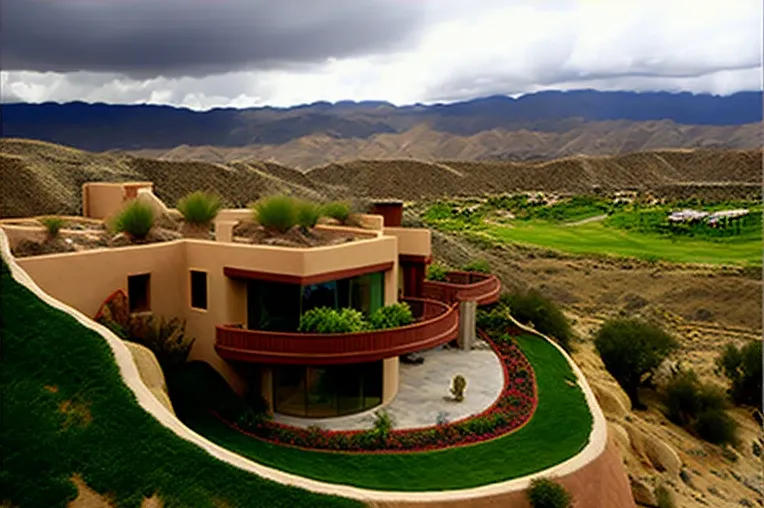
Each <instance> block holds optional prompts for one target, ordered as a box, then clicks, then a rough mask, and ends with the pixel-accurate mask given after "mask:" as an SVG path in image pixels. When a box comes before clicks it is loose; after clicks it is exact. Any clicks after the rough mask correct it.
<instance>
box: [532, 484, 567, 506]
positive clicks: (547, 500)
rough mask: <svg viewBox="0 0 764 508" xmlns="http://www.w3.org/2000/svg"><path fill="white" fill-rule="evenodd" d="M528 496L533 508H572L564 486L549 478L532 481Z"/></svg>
mask: <svg viewBox="0 0 764 508" xmlns="http://www.w3.org/2000/svg"><path fill="white" fill-rule="evenodd" d="M527 496H528V501H530V503H531V507H532V508H570V506H571V501H572V498H571V495H570V494H569V493H568V491H567V490H565V488H564V487H563V486H562V485H560V484H559V483H557V482H554V481H552V480H549V479H547V478H535V479H533V480H531V486H530V488H529V489H528V491H527Z"/></svg>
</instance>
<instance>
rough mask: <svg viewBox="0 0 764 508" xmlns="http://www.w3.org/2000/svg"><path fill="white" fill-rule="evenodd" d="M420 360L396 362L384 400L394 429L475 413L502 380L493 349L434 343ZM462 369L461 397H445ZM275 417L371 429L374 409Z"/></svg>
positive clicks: (288, 421)
mask: <svg viewBox="0 0 764 508" xmlns="http://www.w3.org/2000/svg"><path fill="white" fill-rule="evenodd" d="M422 356H423V357H424V359H425V360H424V363H422V364H420V365H407V364H404V363H402V362H401V366H400V387H399V389H398V394H397V395H396V396H395V398H394V399H393V401H392V402H391V403H390V404H389V405H388V406H387V411H388V413H389V414H391V415H392V416H393V418H394V419H395V428H396V429H406V428H416V427H429V426H431V425H435V423H436V422H437V419H438V415H439V414H441V413H442V414H443V416H444V417H445V418H446V419H447V420H448V421H454V420H458V419H461V418H465V417H467V416H470V415H473V414H478V413H481V412H483V411H484V410H485V409H487V408H488V407H489V406H490V405H491V404H493V402H494V401H495V400H496V399H497V398H498V397H499V394H500V393H501V389H502V387H503V386H504V371H503V370H502V367H501V363H499V359H498V358H497V357H496V354H495V353H494V352H493V350H491V349H490V348H489V349H474V350H472V351H461V350H456V349H443V348H438V349H433V350H430V351H426V352H424V353H422ZM457 374H461V375H463V376H464V377H465V379H466V380H467V389H466V391H465V396H464V401H462V402H455V401H453V399H452V398H451V397H450V392H449V389H450V387H451V380H452V379H453V378H454V376H455V375H457ZM275 420H276V421H277V422H281V423H285V424H288V425H293V426H296V427H308V426H310V425H319V426H321V427H323V428H324V429H327V430H355V429H370V428H372V426H373V422H374V410H372V411H367V412H364V413H359V414H355V415H350V416H343V417H339V418H316V419H311V418H295V417H290V416H284V415H276V417H275Z"/></svg>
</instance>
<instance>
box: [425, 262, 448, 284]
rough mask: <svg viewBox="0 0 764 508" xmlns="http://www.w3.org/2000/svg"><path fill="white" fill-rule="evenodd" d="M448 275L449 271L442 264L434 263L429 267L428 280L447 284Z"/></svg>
mask: <svg viewBox="0 0 764 508" xmlns="http://www.w3.org/2000/svg"><path fill="white" fill-rule="evenodd" d="M447 273H448V270H447V269H446V267H445V266H443V265H441V264H440V263H432V264H431V265H430V266H428V267H427V280H434V281H439V282H445V281H446V274H447Z"/></svg>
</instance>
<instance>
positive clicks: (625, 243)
mask: <svg viewBox="0 0 764 508" xmlns="http://www.w3.org/2000/svg"><path fill="white" fill-rule="evenodd" d="M482 232H483V233H484V234H487V235H489V237H490V238H493V239H495V240H498V241H502V242H512V243H519V244H527V245H537V246H541V247H546V248H549V249H554V250H560V251H566V252H571V253H575V254H608V255H612V256H622V257H634V258H654V259H665V260H667V261H673V262H679V263H709V264H761V254H762V244H761V234H760V232H759V235H758V237H754V238H749V237H746V238H742V239H737V238H732V239H729V240H727V241H724V242H721V241H709V240H699V239H695V238H688V237H679V238H676V239H670V238H667V237H665V236H661V235H657V234H649V233H637V232H632V231H624V230H622V229H617V228H614V227H608V226H606V225H604V224H602V223H599V222H591V223H587V224H581V225H578V226H561V225H557V224H552V223H547V222H541V221H528V222H522V221H516V222H515V223H514V224H513V225H512V226H511V227H510V226H502V225H498V224H487V225H486V226H485V229H483V230H482Z"/></svg>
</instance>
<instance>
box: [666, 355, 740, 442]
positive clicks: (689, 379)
mask: <svg viewBox="0 0 764 508" xmlns="http://www.w3.org/2000/svg"><path fill="white" fill-rule="evenodd" d="M665 399H666V408H667V416H668V418H669V419H670V420H671V421H672V422H674V423H676V424H678V425H681V426H683V427H685V428H687V429H688V430H690V431H692V432H694V433H696V434H697V435H698V436H700V437H701V438H703V439H705V440H706V441H708V442H710V443H714V444H723V443H733V442H734V441H735V433H736V426H735V422H734V420H732V418H730V416H729V415H728V414H727V412H726V411H725V409H726V406H727V402H726V400H725V397H724V394H723V393H722V392H721V390H719V389H718V388H716V387H714V386H712V385H708V384H704V383H701V382H700V380H699V379H698V376H697V375H696V374H695V372H694V371H692V370H684V371H680V372H678V373H677V374H675V375H674V377H673V378H672V379H671V380H670V381H669V382H668V384H667V385H666V394H665Z"/></svg>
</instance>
